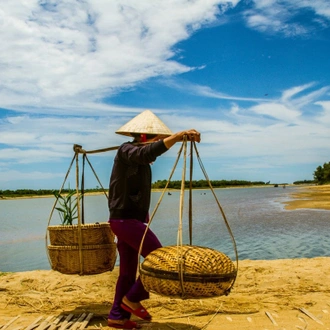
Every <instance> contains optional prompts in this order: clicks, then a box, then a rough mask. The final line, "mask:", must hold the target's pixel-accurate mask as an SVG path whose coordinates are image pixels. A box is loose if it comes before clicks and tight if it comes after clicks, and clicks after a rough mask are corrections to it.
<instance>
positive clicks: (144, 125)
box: [116, 110, 173, 136]
mask: <svg viewBox="0 0 330 330" xmlns="http://www.w3.org/2000/svg"><path fill="white" fill-rule="evenodd" d="M116 133H117V134H121V135H127V136H132V133H138V134H157V135H167V136H169V135H172V134H173V133H172V132H171V130H170V129H169V128H168V127H167V126H166V125H165V124H164V123H163V122H162V121H161V120H160V119H159V118H158V117H157V116H156V115H155V114H154V113H152V112H151V111H150V110H145V111H143V112H141V113H140V114H138V115H137V116H136V117H134V118H133V119H131V120H130V121H129V122H128V123H126V124H125V125H124V126H122V127H120V128H119V129H118V130H117V131H116Z"/></svg>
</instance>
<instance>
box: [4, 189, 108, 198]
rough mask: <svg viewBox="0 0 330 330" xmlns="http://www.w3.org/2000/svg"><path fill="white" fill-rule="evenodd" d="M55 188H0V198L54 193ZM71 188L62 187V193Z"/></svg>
mask: <svg viewBox="0 0 330 330" xmlns="http://www.w3.org/2000/svg"><path fill="white" fill-rule="evenodd" d="M55 191H57V190H54V189H38V190H33V189H17V190H9V189H7V190H0V198H4V197H11V198H12V197H29V196H31V197H33V196H47V195H54V192H55ZM70 191H72V189H62V193H63V194H67V193H69V192H70ZM98 191H102V190H101V189H99V188H95V189H85V192H86V193H88V192H98Z"/></svg>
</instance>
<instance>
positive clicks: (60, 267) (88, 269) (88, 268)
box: [48, 243, 116, 275]
mask: <svg viewBox="0 0 330 330" xmlns="http://www.w3.org/2000/svg"><path fill="white" fill-rule="evenodd" d="M48 253H49V257H50V259H51V266H52V269H53V270H57V271H59V272H60V273H62V274H80V275H93V274H100V273H104V272H106V271H111V270H113V268H114V266H115V262H116V244H115V243H112V244H98V245H84V246H83V247H82V248H81V249H79V247H78V246H70V245H69V246H56V245H49V246H48ZM80 253H81V255H82V259H80V256H79V254H80ZM81 261H82V262H81Z"/></svg>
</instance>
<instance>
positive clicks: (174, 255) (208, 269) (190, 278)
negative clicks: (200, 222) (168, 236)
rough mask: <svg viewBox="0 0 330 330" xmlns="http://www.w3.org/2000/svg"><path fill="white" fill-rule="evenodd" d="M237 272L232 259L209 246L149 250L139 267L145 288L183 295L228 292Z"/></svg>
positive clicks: (167, 294) (189, 296)
mask: <svg viewBox="0 0 330 330" xmlns="http://www.w3.org/2000/svg"><path fill="white" fill-rule="evenodd" d="M236 275H237V270H236V269H235V266H234V264H233V262H232V261H231V259H230V258H229V257H228V256H226V255H225V254H223V253H222V252H219V251H216V250H214V249H212V248H207V247H200V246H192V245H183V246H166V247H162V248H159V249H157V250H155V251H153V252H151V253H150V254H149V255H148V256H147V257H146V258H145V259H144V261H143V263H142V264H141V267H140V276H141V281H142V283H143V285H144V287H145V289H146V290H147V291H149V292H154V293H157V294H160V295H164V296H170V297H179V298H182V299H199V298H209V297H216V296H221V295H227V294H229V291H230V288H231V287H232V285H233V283H234V281H235V279H236Z"/></svg>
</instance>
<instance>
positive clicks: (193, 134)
mask: <svg viewBox="0 0 330 330" xmlns="http://www.w3.org/2000/svg"><path fill="white" fill-rule="evenodd" d="M184 136H187V140H188V141H195V142H198V143H199V142H201V134H200V133H199V132H198V131H196V130H195V129H190V130H187V131H182V132H180V137H181V139H180V140H181V141H182V140H183V137H184Z"/></svg>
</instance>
